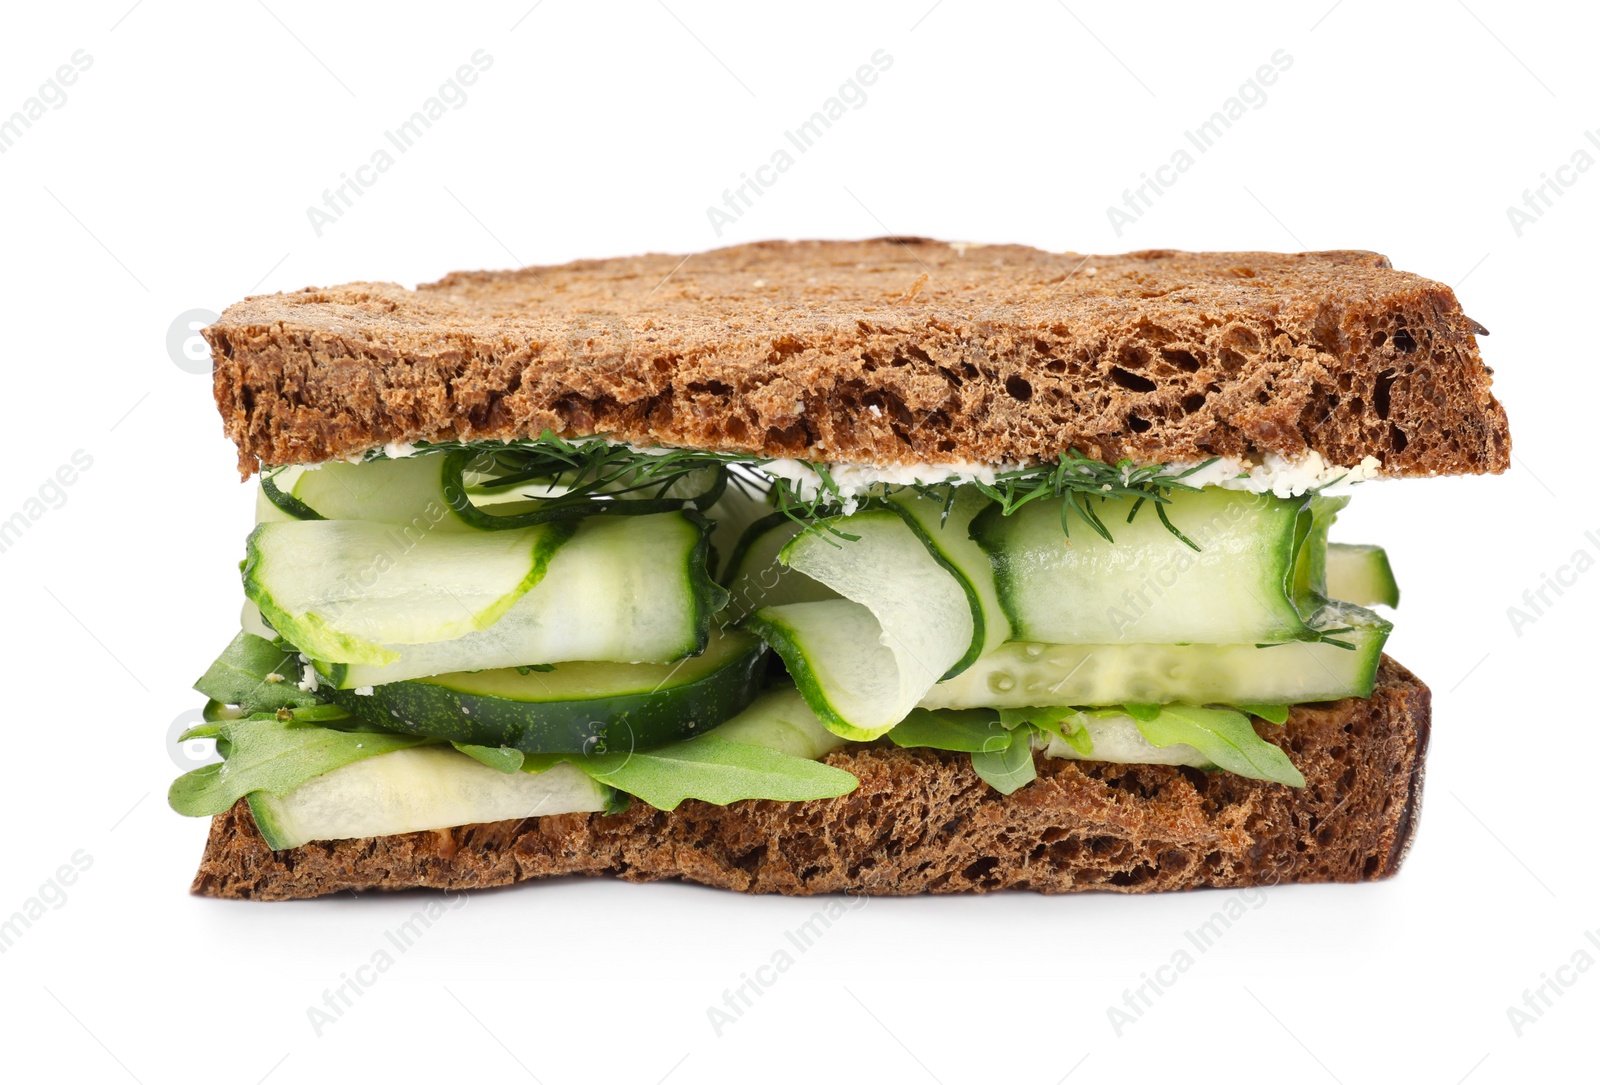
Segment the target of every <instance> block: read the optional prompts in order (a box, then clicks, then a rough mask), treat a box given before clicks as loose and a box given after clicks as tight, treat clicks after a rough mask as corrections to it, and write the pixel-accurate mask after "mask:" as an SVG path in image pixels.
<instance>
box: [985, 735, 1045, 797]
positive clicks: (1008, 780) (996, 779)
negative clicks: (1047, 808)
mask: <svg viewBox="0 0 1600 1085" xmlns="http://www.w3.org/2000/svg"><path fill="white" fill-rule="evenodd" d="M1007 733H1008V735H1009V736H1010V740H1009V741H1008V742H1007V743H1006V745H1005V748H1004V749H999V750H985V751H983V752H980V753H975V754H973V755H972V771H973V772H976V773H977V774H978V777H979V779H981V780H983V782H984V783H986V784H988V785H989V786H990V787H992V788H994V789H995V790H996V791H998V792H1000V794H1002V795H1009V794H1011V793H1012V792H1013V791H1016V790H1017V789H1018V788H1021V787H1024V786H1026V785H1028V784H1031V783H1032V782H1033V780H1034V777H1036V776H1038V775H1039V773H1038V770H1037V769H1035V768H1034V767H1033V731H1032V729H1031V728H1027V727H1018V728H1017V729H1016V730H1014V731H1010V732H1007Z"/></svg>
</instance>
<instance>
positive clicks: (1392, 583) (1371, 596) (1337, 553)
mask: <svg viewBox="0 0 1600 1085" xmlns="http://www.w3.org/2000/svg"><path fill="white" fill-rule="evenodd" d="M1328 595H1330V596H1331V597H1333V598H1334V599H1343V600H1344V601H1345V602H1348V603H1354V604H1356V605H1357V606H1362V607H1370V606H1378V605H1380V604H1381V605H1383V606H1386V607H1397V606H1399V605H1400V584H1399V582H1397V581H1396V580H1395V578H1394V570H1393V569H1391V568H1390V567H1389V555H1388V554H1387V553H1385V552H1384V550H1383V547H1381V546H1366V545H1358V544H1354V543H1329V544H1328Z"/></svg>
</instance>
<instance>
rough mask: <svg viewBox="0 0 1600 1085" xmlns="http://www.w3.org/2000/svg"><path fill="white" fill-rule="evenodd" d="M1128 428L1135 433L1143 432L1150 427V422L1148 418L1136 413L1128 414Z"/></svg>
mask: <svg viewBox="0 0 1600 1085" xmlns="http://www.w3.org/2000/svg"><path fill="white" fill-rule="evenodd" d="M1128 428H1129V429H1131V430H1133V432H1135V433H1143V432H1144V431H1145V430H1147V429H1149V428H1150V422H1149V420H1148V419H1144V418H1140V417H1139V416H1138V415H1136V414H1130V415H1128Z"/></svg>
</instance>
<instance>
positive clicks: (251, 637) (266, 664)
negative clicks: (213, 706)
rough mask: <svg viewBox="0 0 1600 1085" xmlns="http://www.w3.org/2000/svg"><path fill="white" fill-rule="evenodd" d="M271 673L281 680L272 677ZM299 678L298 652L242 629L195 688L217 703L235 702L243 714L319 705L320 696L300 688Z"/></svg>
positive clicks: (233, 703) (320, 701) (229, 703)
mask: <svg viewBox="0 0 1600 1085" xmlns="http://www.w3.org/2000/svg"><path fill="white" fill-rule="evenodd" d="M271 674H276V675H279V676H280V677H281V679H282V680H281V681H276V682H275V681H273V680H271V679H270V678H268V677H267V676H268V675H271ZM299 681H300V653H298V652H296V651H293V650H292V649H285V648H279V647H278V646H277V645H276V644H273V643H272V642H271V641H270V640H264V639H262V638H261V637H258V636H256V635H255V634H253V633H244V632H241V633H240V634H239V635H238V636H236V637H234V638H233V640H232V642H231V643H229V645H228V646H227V647H226V648H224V649H223V650H222V654H221V655H219V656H218V657H217V659H216V662H214V663H212V664H211V666H210V668H209V669H207V671H206V673H205V674H203V675H201V676H200V680H199V681H197V682H196V683H195V684H194V688H195V689H197V690H199V691H200V692H201V693H204V694H205V695H206V696H207V697H209V698H211V699H212V700H213V701H216V702H218V703H219V704H225V705H238V706H239V707H240V709H241V710H242V712H243V714H244V715H251V714H253V713H256V712H272V711H275V710H277V709H279V708H304V707H306V706H308V705H314V704H321V703H322V699H321V698H320V697H318V696H316V695H315V694H312V693H307V692H305V691H304V690H302V689H300V688H299V685H298V683H299Z"/></svg>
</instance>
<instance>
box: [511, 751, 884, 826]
mask: <svg viewBox="0 0 1600 1085" xmlns="http://www.w3.org/2000/svg"><path fill="white" fill-rule="evenodd" d="M560 761H566V762H568V763H570V764H573V765H576V766H577V767H578V768H580V769H582V770H583V771H584V772H586V773H588V774H589V775H590V776H591V777H592V778H593V779H595V780H597V781H599V782H600V783H602V784H606V785H607V786H609V787H614V788H616V789H617V790H618V791H623V792H626V793H627V794H629V795H632V796H633V797H635V798H637V799H642V800H643V801H645V802H647V803H649V804H650V805H651V806H653V807H655V808H656V809H657V810H674V809H676V808H677V806H678V804H679V803H681V802H683V800H684V799H700V800H702V801H704V802H709V803H714V804H716V805H717V806H726V805H727V804H728V803H730V802H738V801H739V800H741V799H777V800H780V801H787V802H803V801H805V800H807V799H831V798H836V797H838V796H840V795H847V794H849V793H850V792H852V791H854V790H855V789H856V787H857V786H858V785H859V784H860V781H859V780H857V779H856V778H855V777H854V776H852V775H851V774H850V773H848V772H845V771H844V770H843V769H836V768H834V767H833V766H832V765H824V764H822V763H821V762H820V761H811V760H807V759H806V758H803V757H792V756H790V755H789V754H785V753H779V752H778V751H777V750H771V749H767V748H766V747H764V746H753V745H750V744H748V743H743V742H729V741H728V740H727V739H724V738H718V737H717V736H716V735H714V734H707V735H699V736H697V737H695V738H691V739H685V740H684V741H682V742H674V743H672V744H671V745H669V746H661V747H658V748H657V749H654V750H645V751H642V752H638V751H636V752H632V753H630V752H627V751H618V752H616V753H603V754H590V755H589V756H587V757H586V756H584V755H582V754H540V755H538V756H535V757H528V758H527V759H526V760H525V761H524V762H523V767H524V768H525V769H526V770H528V771H530V772H540V771H543V770H544V769H547V768H549V767H550V766H551V765H554V764H556V763H557V762H560Z"/></svg>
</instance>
